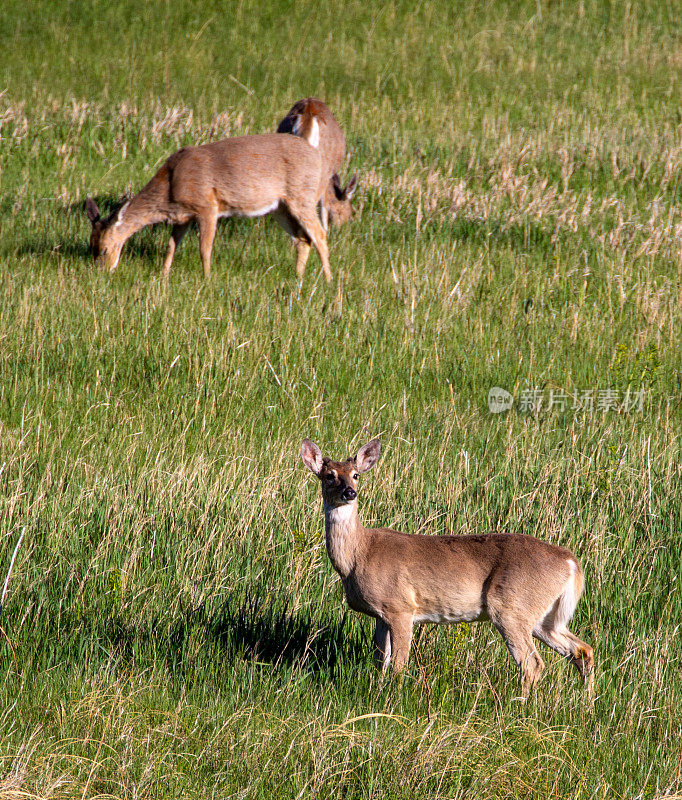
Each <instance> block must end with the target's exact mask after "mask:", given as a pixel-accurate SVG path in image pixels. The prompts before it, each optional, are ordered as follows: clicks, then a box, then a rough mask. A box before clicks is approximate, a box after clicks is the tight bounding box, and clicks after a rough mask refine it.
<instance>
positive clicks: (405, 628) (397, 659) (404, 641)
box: [387, 614, 413, 672]
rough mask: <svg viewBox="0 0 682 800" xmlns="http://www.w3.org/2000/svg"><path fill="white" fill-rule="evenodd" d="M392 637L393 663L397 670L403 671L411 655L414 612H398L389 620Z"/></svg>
mask: <svg viewBox="0 0 682 800" xmlns="http://www.w3.org/2000/svg"><path fill="white" fill-rule="evenodd" d="M387 622H388V628H389V635H390V637H391V664H392V665H393V669H394V670H395V671H396V672H402V671H403V669H404V668H405V666H406V664H407V659H408V658H409V657H410V646H411V645H412V623H413V616H412V614H396V615H395V616H394V617H391V618H390V619H388V620H387Z"/></svg>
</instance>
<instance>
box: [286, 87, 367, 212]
mask: <svg viewBox="0 0 682 800" xmlns="http://www.w3.org/2000/svg"><path fill="white" fill-rule="evenodd" d="M313 120H317V122H318V124H319V144H318V148H319V150H320V158H321V171H320V187H319V195H318V199H319V200H320V202H321V203H322V205H323V209H324V214H323V221H324V217H325V216H326V215H328V216H329V220H330V222H332V223H333V224H334V225H336V226H337V227H339V226H341V225H343V224H344V223H345V222H347V221H348V220H349V219H350V218H351V217H352V215H353V209H352V206H351V204H350V201H351V199H352V197H353V194H354V193H355V190H356V188H357V182H358V178H357V175H353V177H352V178H351V179H350V181H349V182H348V185H347V186H346V188H345V189H344V188H342V186H341V181H340V179H339V175H338V172H339V170H340V169H341V167H342V166H343V161H344V159H345V157H346V138H345V136H344V135H343V130H342V129H341V126H340V125H339V123H338V122H337V121H336V119H335V117H334V115H333V114H332V112H331V111H330V110H329V107H328V106H327V105H326V104H325V103H323V102H322V100H319V99H318V98H317V97H307V98H305V99H303V100H298V101H297V102H296V103H294V105H293V106H292V107H291V108H290V109H289V112H288V113H287V115H286V117H284V119H283V120H282V121H281V122H280V123H279V126H278V127H277V133H292V134H294V135H296V136H301V137H302V138H304V139H306V140H309V138H310V136H311V131H312V123H313Z"/></svg>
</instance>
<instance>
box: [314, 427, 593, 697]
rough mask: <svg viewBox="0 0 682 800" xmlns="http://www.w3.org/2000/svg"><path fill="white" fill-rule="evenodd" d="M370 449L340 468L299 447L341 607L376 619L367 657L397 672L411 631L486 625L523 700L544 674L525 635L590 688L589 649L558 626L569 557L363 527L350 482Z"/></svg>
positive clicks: (571, 577)
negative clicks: (315, 485)
mask: <svg viewBox="0 0 682 800" xmlns="http://www.w3.org/2000/svg"><path fill="white" fill-rule="evenodd" d="M379 452H380V444H379V441H378V440H377V439H374V440H373V441H372V442H370V443H369V444H367V445H365V446H364V447H363V448H361V449H360V450H359V451H358V453H357V455H356V456H355V457H351V458H349V459H348V460H347V461H332V460H330V459H326V458H323V457H322V453H321V452H320V450H319V448H318V447H317V445H315V444H314V443H313V442H311V441H310V440H309V439H305V440H304V442H303V445H302V448H301V455H302V458H303V461H304V463H305V464H306V466H307V467H308V468H309V469H310V470H311V471H312V472H313V473H315V475H317V476H318V478H319V479H320V482H321V486H322V498H323V501H324V510H325V528H326V544H327V552H328V554H329V558H330V560H331V562H332V565H333V566H334V568H335V569H336V571H337V572H338V573H339V575H340V576H341V580H342V582H343V587H344V591H345V594H346V599H347V601H348V605H349V606H350V607H351V608H353V609H354V610H356V611H360V612H362V613H364V614H369V615H370V616H372V617H374V618H375V619H376V621H377V622H376V632H375V650H376V657H377V659H378V660H379V661H380V662H381V663H382V664H383V667H384V669H386V668H387V666H388V663H389V661H390V663H391V664H392V665H393V667H394V668H395V669H396V670H398V671H399V670H402V669H403V667H404V666H405V664H406V662H407V659H408V656H409V652H410V643H411V639H412V628H413V625H414V624H418V623H420V622H463V621H467V622H473V621H476V620H490V621H491V622H492V623H493V625H495V627H496V628H497V629H498V630H499V632H500V634H501V635H502V638H503V639H504V641H505V643H506V645H507V647H508V648H509V651H510V653H511V655H512V657H513V658H514V660H515V661H516V663H517V665H518V667H519V671H520V673H521V682H522V692H523V695H524V697H526V696H527V695H528V693H529V692H530V689H531V688H532V687H533V686H534V684H535V683H536V682H537V680H538V678H539V677H540V674H541V672H542V669H543V667H544V665H543V662H542V659H541V658H540V656H539V654H538V652H537V650H536V649H535V645H534V643H533V637H535V638H537V639H540V640H541V641H543V642H545V644H547V645H549V646H550V647H552V648H553V649H554V650H556V651H557V652H559V653H561V654H562V655H563V656H565V657H566V658H568V660H569V661H570V662H571V663H572V664H573V665H574V666H575V667H576V668H577V669H578V671H579V672H580V674H581V676H582V677H583V679H584V680H585V681H586V682H587V684H588V688H591V682H592V671H593V653H592V648H591V647H590V646H589V645H588V644H586V643H585V642H583V641H581V640H580V639H578V637H577V636H574V635H573V634H572V633H571V632H570V631H569V630H568V628H567V623H568V621H569V620H570V617H571V615H572V613H573V610H574V608H575V604H576V603H577V602H578V599H579V597H580V594H581V593H582V590H583V574H582V570H581V568H580V564H579V563H578V560H577V559H576V557H575V556H574V555H573V553H571V551H570V550H567V549H566V548H565V547H558V546H556V545H552V544H548V543H547V542H543V541H540V540H539V539H535V538H533V537H531V536H523V535H519V534H499V533H494V534H486V535H480V536H424V535H408V534H404V533H400V532H398V531H394V530H391V529H389V528H365V527H364V526H363V525H362V524H361V522H360V519H359V517H358V512H357V489H358V479H359V475H360V474H361V473H362V472H365V471H367V470H368V469H370V468H371V467H372V466H374V464H375V463H376V461H377V460H378V458H379Z"/></svg>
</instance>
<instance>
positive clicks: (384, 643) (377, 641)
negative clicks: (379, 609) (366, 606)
mask: <svg viewBox="0 0 682 800" xmlns="http://www.w3.org/2000/svg"><path fill="white" fill-rule="evenodd" d="M374 659H375V660H376V662H377V664H380V665H381V671H382V672H386V670H387V669H388V665H389V663H390V661H391V633H390V631H389V627H388V625H387V624H386V623H385V622H384V621H383V619H378V620H377V626H376V628H375V630H374Z"/></svg>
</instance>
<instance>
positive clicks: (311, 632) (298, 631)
mask: <svg viewBox="0 0 682 800" xmlns="http://www.w3.org/2000/svg"><path fill="white" fill-rule="evenodd" d="M345 622H346V615H345V614H341V613H340V612H339V613H335V614H333V615H332V614H329V615H326V616H324V617H322V618H321V619H312V618H311V617H310V616H309V615H307V614H305V613H302V612H300V611H292V610H290V609H289V607H288V603H287V602H285V603H281V602H274V603H273V602H270V601H269V599H268V598H263V597H262V596H260V595H248V594H247V595H246V596H242V597H240V598H236V597H232V598H230V599H229V600H228V601H227V602H226V603H225V604H224V605H223V607H222V608H221V609H220V611H219V612H218V613H217V614H216V615H215V616H214V618H213V619H212V620H210V621H209V622H208V632H209V636H211V637H215V639H217V641H218V642H219V643H220V645H221V646H222V647H224V648H227V649H229V650H232V651H233V653H234V654H235V655H238V656H241V657H242V658H244V659H248V660H254V661H263V662H266V663H269V664H273V665H274V666H279V665H281V664H288V665H297V666H299V667H302V666H306V667H308V668H312V669H313V671H324V672H334V670H335V668H336V666H337V663H338V662H339V661H340V660H343V661H344V662H345V663H348V661H349V660H350V661H352V662H355V661H361V660H364V658H365V657H366V652H367V651H366V643H364V642H362V641H360V638H359V637H357V636H350V635H348V633H344V626H345Z"/></svg>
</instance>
